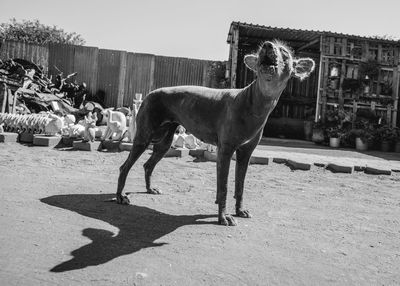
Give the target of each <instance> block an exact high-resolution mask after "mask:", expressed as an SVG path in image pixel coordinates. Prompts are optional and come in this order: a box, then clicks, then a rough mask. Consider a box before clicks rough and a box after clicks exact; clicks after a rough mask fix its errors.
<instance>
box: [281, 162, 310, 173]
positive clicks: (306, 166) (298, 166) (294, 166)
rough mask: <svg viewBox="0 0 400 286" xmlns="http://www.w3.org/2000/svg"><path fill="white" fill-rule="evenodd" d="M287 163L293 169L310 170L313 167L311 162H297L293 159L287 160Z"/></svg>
mask: <svg viewBox="0 0 400 286" xmlns="http://www.w3.org/2000/svg"><path fill="white" fill-rule="evenodd" d="M286 165H287V166H289V168H290V169H292V170H302V171H309V170H310V169H311V164H308V163H301V162H296V161H293V160H287V161H286Z"/></svg>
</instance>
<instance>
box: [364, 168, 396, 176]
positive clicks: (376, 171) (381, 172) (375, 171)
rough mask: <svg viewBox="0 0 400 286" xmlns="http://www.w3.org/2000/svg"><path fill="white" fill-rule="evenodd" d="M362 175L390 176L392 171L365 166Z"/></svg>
mask: <svg viewBox="0 0 400 286" xmlns="http://www.w3.org/2000/svg"><path fill="white" fill-rule="evenodd" d="M364 173H365V174H369V175H391V174H392V171H391V170H387V169H378V168H373V167H368V166H367V167H365V170H364Z"/></svg>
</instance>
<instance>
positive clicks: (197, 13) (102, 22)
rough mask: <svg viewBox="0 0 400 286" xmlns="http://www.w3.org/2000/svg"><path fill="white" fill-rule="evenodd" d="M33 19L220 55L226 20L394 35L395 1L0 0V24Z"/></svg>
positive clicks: (175, 50)
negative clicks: (11, 20) (14, 20)
mask: <svg viewBox="0 0 400 286" xmlns="http://www.w3.org/2000/svg"><path fill="white" fill-rule="evenodd" d="M13 17H14V18H16V19H17V20H19V21H20V20H22V19H27V20H33V19H38V20H39V21H40V22H41V23H43V24H46V25H56V26H57V27H59V28H62V29H64V30H65V31H67V32H76V33H78V34H81V35H82V37H83V38H84V39H85V40H86V45H88V46H95V47H99V48H107V49H118V50H126V51H129V52H140V53H151V54H157V55H165V56H179V57H189V58H198V59H209V60H227V58H228V44H227V43H226V38H227V35H228V30H229V26H230V23H231V22H232V21H241V22H247V23H253V24H259V25H266V26H273V27H282V28H294V29H308V30H320V31H332V32H339V33H346V34H356V35H362V36H372V35H380V36H382V35H391V36H394V37H396V38H398V39H399V38H400V0H380V1H376V0H313V1H312V0H275V1H270V0H242V1H239V0H197V1H190V0H144V1H133V0H125V1H123V0H67V1H65V0H64V1H58V0H0V23H4V22H8V21H9V19H10V18H13Z"/></svg>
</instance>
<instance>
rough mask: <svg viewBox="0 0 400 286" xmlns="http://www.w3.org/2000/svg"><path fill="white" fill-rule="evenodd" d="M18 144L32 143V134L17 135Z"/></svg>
mask: <svg viewBox="0 0 400 286" xmlns="http://www.w3.org/2000/svg"><path fill="white" fill-rule="evenodd" d="M19 142H21V143H32V142H33V133H28V132H23V133H21V134H19Z"/></svg>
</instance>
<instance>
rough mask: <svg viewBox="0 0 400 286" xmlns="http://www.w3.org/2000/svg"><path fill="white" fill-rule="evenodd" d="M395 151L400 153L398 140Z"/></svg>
mask: <svg viewBox="0 0 400 286" xmlns="http://www.w3.org/2000/svg"><path fill="white" fill-rule="evenodd" d="M394 152H396V153H400V142H396V145H394Z"/></svg>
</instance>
